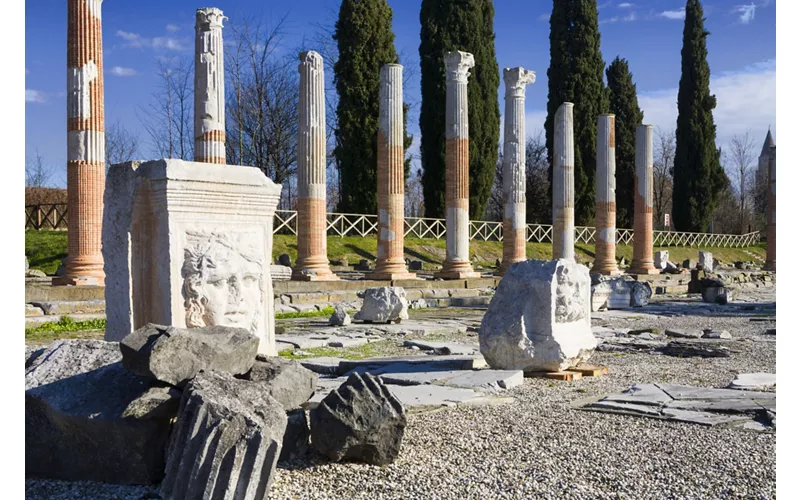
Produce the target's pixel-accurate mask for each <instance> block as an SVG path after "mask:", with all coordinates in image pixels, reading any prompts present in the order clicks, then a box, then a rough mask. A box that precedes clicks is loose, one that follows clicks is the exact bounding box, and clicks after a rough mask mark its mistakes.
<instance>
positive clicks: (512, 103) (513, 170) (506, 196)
mask: <svg viewBox="0 0 800 500" xmlns="http://www.w3.org/2000/svg"><path fill="white" fill-rule="evenodd" d="M503 80H504V81H505V84H506V96H505V101H506V110H505V117H504V119H505V129H504V131H503V262H502V264H501V265H500V269H499V270H498V273H497V274H503V273H505V271H506V269H508V267H509V266H510V265H511V264H513V263H515V262H520V261H523V260H525V243H526V241H527V234H526V233H527V223H526V220H525V87H526V86H527V85H529V84H531V83H533V82H534V81H535V80H536V73H534V72H533V71H529V70H527V69H524V68H505V69H504V70H503Z"/></svg>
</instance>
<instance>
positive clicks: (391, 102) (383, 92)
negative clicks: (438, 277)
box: [369, 64, 417, 280]
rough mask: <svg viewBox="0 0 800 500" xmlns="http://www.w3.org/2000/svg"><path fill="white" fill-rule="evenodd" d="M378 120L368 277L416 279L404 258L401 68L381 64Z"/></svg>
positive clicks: (395, 65)
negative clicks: (373, 244)
mask: <svg viewBox="0 0 800 500" xmlns="http://www.w3.org/2000/svg"><path fill="white" fill-rule="evenodd" d="M379 106H380V107H379V121H378V261H377V262H376V264H375V271H374V272H373V273H370V275H369V278H370V279H375V280H397V279H411V278H416V276H417V275H416V274H415V273H409V272H408V269H407V268H406V261H405V259H404V257H403V241H404V237H403V235H404V233H405V200H404V199H403V198H404V196H405V173H404V169H403V153H404V152H403V67H402V66H401V65H399V64H386V65H384V66H383V67H381V72H380V90H379Z"/></svg>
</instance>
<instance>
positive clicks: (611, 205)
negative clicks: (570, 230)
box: [592, 114, 620, 275]
mask: <svg viewBox="0 0 800 500" xmlns="http://www.w3.org/2000/svg"><path fill="white" fill-rule="evenodd" d="M615 125H616V120H615V117H614V115H612V114H604V115H600V116H598V117H597V171H596V176H595V186H596V195H595V203H596V206H595V235H594V241H595V252H594V254H595V257H594V266H593V267H592V272H593V273H598V274H605V275H617V274H620V271H619V269H618V268H617V261H616V247H617V245H616V243H617V220H616V219H617V203H616V184H617V181H616V168H617V161H616V144H615V142H616V141H615V132H614V128H615Z"/></svg>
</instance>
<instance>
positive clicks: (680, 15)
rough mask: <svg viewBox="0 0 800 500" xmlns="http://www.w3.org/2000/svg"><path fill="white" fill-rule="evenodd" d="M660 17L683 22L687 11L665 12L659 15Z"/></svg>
mask: <svg viewBox="0 0 800 500" xmlns="http://www.w3.org/2000/svg"><path fill="white" fill-rule="evenodd" d="M659 16H661V17H665V18H667V19H673V20H683V19H684V18H685V17H686V11H685V10H665V11H664V12H662V13H661V14H659Z"/></svg>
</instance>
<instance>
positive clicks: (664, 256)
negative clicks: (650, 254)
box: [653, 250, 669, 271]
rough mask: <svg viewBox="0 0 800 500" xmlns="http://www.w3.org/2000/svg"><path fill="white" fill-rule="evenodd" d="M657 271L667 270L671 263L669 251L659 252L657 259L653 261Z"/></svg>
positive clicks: (656, 255)
mask: <svg viewBox="0 0 800 500" xmlns="http://www.w3.org/2000/svg"><path fill="white" fill-rule="evenodd" d="M653 260H654V263H655V266H656V269H659V270H661V271H663V270H664V269H666V268H667V262H669V252H668V251H667V250H659V251H657V252H656V253H655V258H654V259H653Z"/></svg>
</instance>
